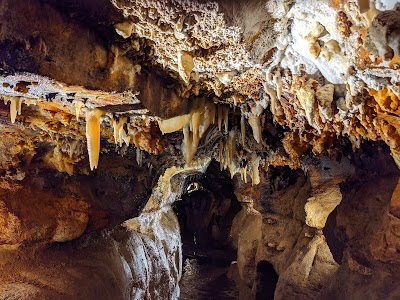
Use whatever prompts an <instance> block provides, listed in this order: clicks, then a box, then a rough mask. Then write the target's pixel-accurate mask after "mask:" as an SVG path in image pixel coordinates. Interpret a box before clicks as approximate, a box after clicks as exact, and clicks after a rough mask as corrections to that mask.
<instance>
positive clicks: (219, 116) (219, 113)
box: [218, 105, 223, 131]
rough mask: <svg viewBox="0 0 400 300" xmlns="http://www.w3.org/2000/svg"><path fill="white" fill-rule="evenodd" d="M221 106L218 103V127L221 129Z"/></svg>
mask: <svg viewBox="0 0 400 300" xmlns="http://www.w3.org/2000/svg"><path fill="white" fill-rule="evenodd" d="M222 117H223V116H222V106H221V105H218V129H219V131H222Z"/></svg>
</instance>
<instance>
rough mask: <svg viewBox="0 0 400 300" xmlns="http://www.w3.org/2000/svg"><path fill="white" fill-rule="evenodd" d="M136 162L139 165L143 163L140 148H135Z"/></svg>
mask: <svg viewBox="0 0 400 300" xmlns="http://www.w3.org/2000/svg"><path fill="white" fill-rule="evenodd" d="M136 163H137V164H138V166H139V167H142V165H143V153H142V150H140V148H136Z"/></svg>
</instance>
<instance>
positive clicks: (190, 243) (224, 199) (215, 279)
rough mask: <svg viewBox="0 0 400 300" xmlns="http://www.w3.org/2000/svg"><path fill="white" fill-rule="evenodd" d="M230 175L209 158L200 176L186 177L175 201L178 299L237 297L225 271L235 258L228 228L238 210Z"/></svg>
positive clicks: (238, 204) (232, 283) (233, 285)
mask: <svg viewBox="0 0 400 300" xmlns="http://www.w3.org/2000/svg"><path fill="white" fill-rule="evenodd" d="M233 191H234V187H233V183H232V180H231V178H230V177H229V175H228V174H227V173H226V172H222V171H220V169H219V164H218V163H216V162H212V163H211V164H210V166H209V167H208V169H207V171H206V172H205V174H204V175H203V176H201V177H200V178H196V177H193V178H191V179H189V182H188V183H187V185H186V190H185V192H184V193H183V195H182V196H181V199H180V200H179V201H176V202H175V204H174V211H175V213H176V215H177V216H178V220H179V225H180V230H181V238H182V251H183V262H184V263H183V275H182V279H181V281H180V288H181V296H180V299H237V297H238V292H237V290H236V287H235V284H234V282H233V281H231V280H230V279H228V277H227V273H228V269H229V266H230V264H231V262H232V261H235V260H236V257H237V250H236V249H235V247H234V245H233V243H232V239H231V237H230V231H231V226H232V221H233V219H234V217H235V216H236V214H237V213H238V212H239V211H240V210H241V205H240V203H239V202H238V200H237V199H236V196H235V195H234V193H233Z"/></svg>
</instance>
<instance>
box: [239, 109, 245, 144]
mask: <svg viewBox="0 0 400 300" xmlns="http://www.w3.org/2000/svg"><path fill="white" fill-rule="evenodd" d="M240 134H241V136H242V146H245V144H246V123H245V120H244V116H243V115H242V116H241V118H240Z"/></svg>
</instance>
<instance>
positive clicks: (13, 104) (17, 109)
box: [4, 96, 37, 124]
mask: <svg viewBox="0 0 400 300" xmlns="http://www.w3.org/2000/svg"><path fill="white" fill-rule="evenodd" d="M9 101H10V120H11V123H13V124H14V123H15V120H16V118H17V114H18V115H21V112H22V103H25V104H26V105H28V106H29V105H35V104H36V102H37V99H31V98H25V97H14V96H4V104H5V105H7V103H8V102H9Z"/></svg>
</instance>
